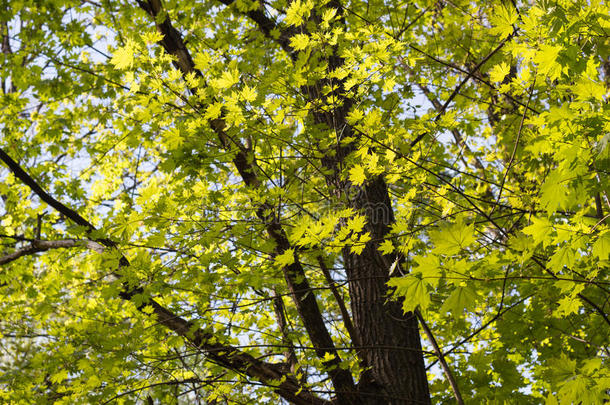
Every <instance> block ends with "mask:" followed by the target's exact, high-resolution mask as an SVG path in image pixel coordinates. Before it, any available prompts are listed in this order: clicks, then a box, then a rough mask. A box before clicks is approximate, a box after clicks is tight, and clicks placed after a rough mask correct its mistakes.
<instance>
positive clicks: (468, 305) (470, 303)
mask: <svg viewBox="0 0 610 405" xmlns="http://www.w3.org/2000/svg"><path fill="white" fill-rule="evenodd" d="M476 303H477V295H476V292H475V290H473V289H472V288H471V287H469V286H460V287H457V288H456V289H454V290H453V291H452V292H451V294H450V295H449V297H447V299H446V300H445V302H444V303H443V305H442V306H441V309H440V311H441V312H444V313H446V312H451V313H452V314H453V315H454V316H458V315H461V314H462V313H463V312H464V310H470V309H473V308H474V307H475V306H476Z"/></svg>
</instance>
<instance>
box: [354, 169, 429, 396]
mask: <svg viewBox="0 0 610 405" xmlns="http://www.w3.org/2000/svg"><path fill="white" fill-rule="evenodd" d="M353 204H354V208H357V209H359V210H361V211H364V212H366V215H367V218H368V224H367V230H368V231H369V232H370V233H371V237H372V241H370V242H369V243H368V244H367V246H366V248H365V249H364V251H363V252H362V254H360V255H356V254H352V253H350V252H349V251H348V250H347V249H346V251H344V254H343V257H344V261H345V268H346V271H347V275H348V277H349V291H350V300H351V308H352V316H353V323H354V328H355V330H356V334H357V336H358V342H359V343H360V345H361V346H362V348H361V350H360V353H361V356H362V357H363V360H364V363H365V364H364V365H365V366H366V367H367V368H368V371H366V372H365V373H364V375H363V376H362V378H361V380H360V383H359V385H358V387H359V390H360V392H361V395H362V397H363V403H366V404H429V403H430V394H429V390H428V380H427V378H426V369H425V365H424V359H423V353H422V349H421V342H420V336H419V329H418V322H417V318H416V316H415V314H413V313H407V314H403V311H402V308H401V305H400V304H399V303H398V302H396V301H392V300H390V299H389V296H388V287H387V284H386V283H387V282H388V280H389V267H390V265H391V263H392V261H393V258H390V257H389V256H383V255H382V254H381V252H380V251H379V250H378V247H379V243H380V242H381V241H382V240H383V238H384V237H385V236H386V235H387V233H388V231H389V225H390V224H391V223H392V222H393V221H394V217H393V214H392V209H391V203H390V199H389V197H388V191H387V186H386V184H385V182H384V181H383V179H381V178H377V179H375V180H373V181H371V183H370V184H368V185H367V186H366V187H363V192H362V193H361V194H360V195H358V196H357V197H356V199H355V200H354V202H353Z"/></svg>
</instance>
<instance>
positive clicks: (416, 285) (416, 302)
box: [388, 275, 430, 312]
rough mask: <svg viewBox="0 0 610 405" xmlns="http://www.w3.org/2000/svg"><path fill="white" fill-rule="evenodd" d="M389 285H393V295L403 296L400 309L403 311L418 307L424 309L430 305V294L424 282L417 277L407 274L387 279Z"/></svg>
mask: <svg viewBox="0 0 610 405" xmlns="http://www.w3.org/2000/svg"><path fill="white" fill-rule="evenodd" d="M388 285H389V286H390V287H395V288H396V291H395V295H396V296H398V297H404V300H403V304H402V309H403V311H405V312H409V311H413V310H415V309H416V308H418V307H419V308H420V309H421V310H422V311H425V310H426V309H427V308H428V306H429V305H430V295H429V294H428V290H427V288H426V283H424V281H423V280H422V279H420V278H418V277H414V276H410V275H407V276H405V277H400V278H393V279H391V280H390V281H388Z"/></svg>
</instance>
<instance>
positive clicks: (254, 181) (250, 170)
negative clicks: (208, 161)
mask: <svg viewBox="0 0 610 405" xmlns="http://www.w3.org/2000/svg"><path fill="white" fill-rule="evenodd" d="M138 4H139V5H140V7H141V8H142V9H143V10H144V11H146V12H147V13H148V14H149V15H150V16H151V17H152V18H153V19H154V21H155V24H156V26H157V30H159V32H161V33H162V34H163V39H162V40H161V42H160V43H161V45H162V46H163V47H164V48H165V50H166V51H167V52H168V53H169V54H171V55H172V56H174V57H175V58H176V61H175V65H176V66H177V68H178V69H179V70H180V71H181V72H182V74H183V75H187V74H189V73H191V72H195V73H196V74H200V73H198V72H197V70H196V69H195V66H194V63H193V59H192V57H191V56H190V53H189V51H188V49H187V48H186V45H185V44H184V41H183V39H182V36H181V35H180V33H179V32H178V31H177V30H176V29H175V28H173V26H172V24H171V21H170V20H169V17H167V16H166V17H165V18H164V19H163V21H162V22H160V23H159V22H158V20H159V18H160V16H161V15H162V14H163V13H164V10H163V8H162V5H161V2H160V0H148V1H146V2H144V1H140V0H138ZM192 91H193V92H195V93H196V92H197V91H198V89H192ZM210 126H211V127H212V129H213V130H214V132H215V133H216V134H217V135H218V137H219V138H220V140H221V143H222V144H223V145H224V146H225V148H226V147H227V146H228V139H229V137H228V136H227V134H226V132H225V126H226V124H225V121H224V113H223V115H221V117H220V118H217V119H215V120H212V121H210ZM233 143H235V144H236V146H237V147H238V151H237V153H236V155H235V157H234V158H233V164H234V166H235V168H236V169H237V171H238V172H239V174H240V176H241V177H242V179H243V181H244V183H245V185H246V186H249V187H257V186H259V185H260V180H259V178H258V176H257V174H256V167H255V165H254V164H253V163H252V161H253V159H252V157H251V156H248V150H247V149H246V148H244V147H243V145H241V144H240V143H237V142H235V141H233ZM273 208H274V207H273V206H271V205H270V204H268V203H263V204H261V205H259V208H258V209H257V211H256V212H257V216H258V218H259V219H260V220H261V221H262V222H263V224H264V225H265V227H266V230H267V233H268V234H269V236H270V237H271V238H272V239H273V240H274V241H275V243H276V252H275V253H276V254H278V255H279V254H283V253H284V252H286V251H288V250H290V249H292V246H291V244H290V242H289V241H288V237H287V236H286V233H285V231H284V229H283V228H282V226H281V224H280V223H279V222H277V220H276V217H275V215H274V212H275V210H274V209H273ZM282 271H283V273H284V279H285V280H286V284H287V285H288V288H289V290H290V292H291V293H292V298H293V302H294V304H295V306H296V308H297V312H298V313H299V316H300V318H301V320H302V322H303V325H304V326H305V329H306V330H307V334H308V335H309V337H310V339H311V341H312V343H313V345H314V347H315V348H316V350H315V351H316V354H317V355H318V357H320V358H321V359H328V358H330V359H329V360H323V362H324V364H325V366H326V367H327V369H328V374H329V376H330V378H331V380H332V382H333V385H334V387H335V389H336V392H337V395H338V396H339V397H340V398H339V399H340V401H342V402H344V403H350V400H349V397H351V393H353V392H354V390H355V384H354V380H353V378H352V374H351V372H350V371H349V370H344V369H342V368H341V367H340V363H341V358H340V356H339V353H338V352H337V350H336V348H335V344H334V342H333V340H332V337H331V335H330V333H329V331H328V329H327V327H326V324H325V322H324V318H323V317H322V314H321V312H320V308H319V306H318V302H317V298H316V296H315V295H314V294H313V293H312V290H311V287H310V284H309V281H308V279H307V277H306V274H305V270H304V269H303V266H302V264H301V262H300V260H299V258H298V255H297V254H296V249H295V254H294V262H293V263H292V264H290V265H288V266H284V267H283V268H282ZM328 355H330V356H328Z"/></svg>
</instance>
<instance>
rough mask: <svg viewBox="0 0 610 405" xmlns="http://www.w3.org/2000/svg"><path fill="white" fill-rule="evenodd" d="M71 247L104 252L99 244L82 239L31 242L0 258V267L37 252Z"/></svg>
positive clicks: (37, 240)
mask: <svg viewBox="0 0 610 405" xmlns="http://www.w3.org/2000/svg"><path fill="white" fill-rule="evenodd" d="M73 247H86V248H88V249H91V250H94V251H96V252H97V253H101V252H103V251H104V246H102V245H101V244H99V243H97V242H94V241H91V240H82V239H63V240H39V239H36V240H32V241H31V242H30V246H27V247H24V248H21V249H19V250H17V251H15V252H13V253H9V254H8V255H6V256H3V257H0V266H1V265H3V264H7V263H10V262H12V261H15V260H17V259H19V258H20V257H23V256H28V255H33V254H36V253H39V252H46V251H47V250H51V249H66V248H73Z"/></svg>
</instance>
